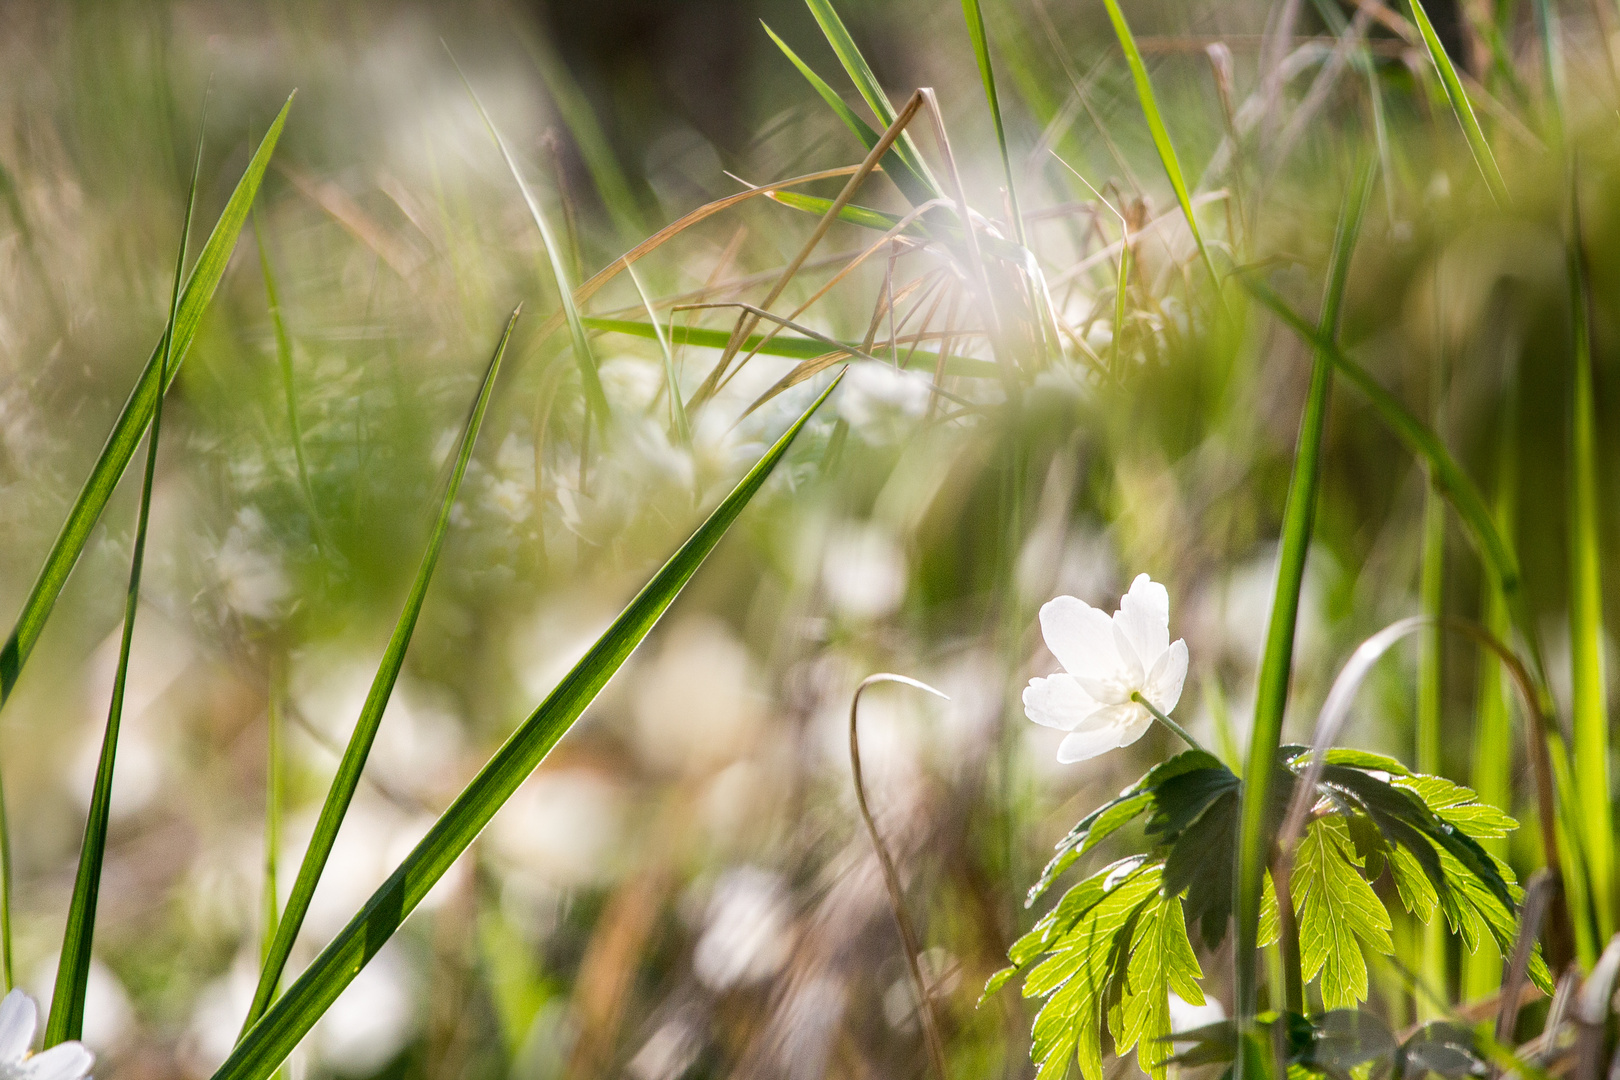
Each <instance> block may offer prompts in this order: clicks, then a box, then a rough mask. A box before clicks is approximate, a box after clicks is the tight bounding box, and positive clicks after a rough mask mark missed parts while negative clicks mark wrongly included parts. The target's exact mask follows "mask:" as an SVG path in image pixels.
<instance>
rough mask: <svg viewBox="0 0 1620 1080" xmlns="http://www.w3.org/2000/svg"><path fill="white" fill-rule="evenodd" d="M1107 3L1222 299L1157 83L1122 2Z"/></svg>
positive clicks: (1184, 212)
mask: <svg viewBox="0 0 1620 1080" xmlns="http://www.w3.org/2000/svg"><path fill="white" fill-rule="evenodd" d="M1103 3H1104V4H1105V5H1106V6H1107V8H1108V19H1109V21H1110V22H1112V23H1113V24H1114V36H1115V37H1117V38H1119V47H1120V48H1121V49H1123V50H1124V51H1125V63H1126V64H1127V65H1129V67H1130V69H1131V78H1132V79H1133V80H1134V81H1135V82H1136V97H1137V100H1138V101H1139V102H1141V105H1142V115H1143V116H1144V117H1146V119H1147V125H1148V131H1149V132H1150V133H1152V135H1153V145H1154V147H1155V149H1157V150H1158V151H1159V160H1160V162H1162V163H1163V164H1164V174H1165V176H1167V177H1168V178H1169V180H1170V186H1171V187H1172V188H1174V189H1175V192H1176V201H1177V202H1178V203H1180V204H1181V213H1182V215H1183V216H1184V217H1185V218H1186V219H1187V228H1188V229H1189V230H1191V232H1192V236H1193V240H1194V241H1195V242H1197V244H1198V254H1199V255H1200V256H1202V258H1203V260H1204V268H1205V269H1207V270H1208V271H1209V277H1210V280H1211V281H1212V282H1213V283H1214V285H1215V290H1216V295H1217V296H1219V295H1220V288H1221V278H1220V275H1219V274H1217V273H1216V272H1215V262H1214V260H1212V259H1211V258H1210V257H1209V249H1208V248H1207V247H1205V246H1204V234H1203V232H1201V231H1200V230H1199V228H1198V218H1197V217H1196V216H1194V214H1193V205H1192V195H1191V194H1190V193H1189V192H1188V190H1187V180H1186V178H1185V177H1184V176H1182V173H1181V161H1180V159H1179V158H1177V157H1176V147H1175V144H1174V143H1172V142H1171V141H1170V129H1169V128H1167V127H1165V126H1164V116H1163V115H1162V114H1161V113H1160V112H1159V99H1158V97H1157V96H1156V95H1155V94H1154V92H1153V80H1151V79H1149V78H1148V71H1147V64H1146V63H1144V62H1143V60H1142V50H1141V49H1140V48H1138V47H1137V44H1136V37H1135V35H1133V34H1132V33H1131V27H1130V24H1129V23H1127V22H1126V21H1125V13H1124V12H1123V11H1121V10H1120V8H1119V0H1103Z"/></svg>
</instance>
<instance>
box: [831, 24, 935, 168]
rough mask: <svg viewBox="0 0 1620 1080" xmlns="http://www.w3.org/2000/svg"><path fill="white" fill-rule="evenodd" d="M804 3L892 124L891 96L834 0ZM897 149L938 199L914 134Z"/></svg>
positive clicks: (869, 100)
mask: <svg viewBox="0 0 1620 1080" xmlns="http://www.w3.org/2000/svg"><path fill="white" fill-rule="evenodd" d="M804 3H805V6H806V7H808V8H809V9H810V14H811V15H814V16H815V19H816V24H817V25H818V26H820V27H821V32H822V34H824V35H825V36H826V38H827V44H829V45H831V46H832V50H833V52H834V53H836V54H837V56H838V62H839V63H841V64H843V65H844V71H845V72H847V73H848V74H849V78H850V81H851V82H853V83H854V84H855V89H856V90H857V91H859V92H860V95H861V98H862V99H863V100H864V101H865V102H866V104H867V106H868V107H869V108H871V110H872V113H873V115H875V116H876V117H877V118H878V122H879V124H880V125H881V126H882V127H883V128H884V129H887V128H890V127H892V126H893V125H894V119H895V115H896V114H895V111H894V106H893V105H891V104H890V103H889V97H888V95H887V94H885V93H884V92H883V87H881V86H879V85H878V81H877V76H876V75H875V74H873V73H872V68H871V67H870V66H869V65H868V64H867V62H866V58H865V57H864V56H862V55H861V50H860V49H859V48H858V47H857V46H856V44H855V39H854V38H852V37H850V36H849V31H848V30H847V29H845V27H844V22H843V20H842V19H840V18H839V17H838V12H836V11H834V10H833V6H832V3H831V0H804ZM876 142H877V140H876V139H874V140H873V142H872V144H871V145H875V144H876ZM894 149H895V152H896V153H898V154H899V155H900V159H901V160H902V161H904V162H905V163H906V167H907V168H909V169H910V170H911V171H912V172H913V173H915V174H916V175H917V176H918V177H919V178H920V179H921V180H922V182H923V184H924V185H925V186H926V187H927V189H928V190H929V192H930V195H929V198H938V197H939V195H940V193H941V192H942V191H943V190H944V189H943V188H941V187H940V186H939V181H937V180H935V179H934V174H933V173H931V172H930V171H929V170H928V165H927V163H926V162H924V161H923V159H922V154H920V153H918V152H917V144H916V143H915V142H913V141H912V138H911V133H910V132H906V131H902V132H901V133H900V137H899V138H898V139H896V140H895V143H894Z"/></svg>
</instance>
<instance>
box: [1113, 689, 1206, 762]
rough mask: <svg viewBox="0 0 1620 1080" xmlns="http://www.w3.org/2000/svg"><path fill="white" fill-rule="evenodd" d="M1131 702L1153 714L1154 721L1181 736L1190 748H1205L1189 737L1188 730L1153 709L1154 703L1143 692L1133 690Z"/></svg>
mask: <svg viewBox="0 0 1620 1080" xmlns="http://www.w3.org/2000/svg"><path fill="white" fill-rule="evenodd" d="M1131 700H1132V701H1134V702H1136V703H1137V704H1138V705H1140V706H1142V708H1144V709H1146V710H1147V711H1148V712H1150V713H1152V714H1153V719H1155V720H1157V721H1158V722H1159V723H1161V724H1163V725H1164V726H1165V727H1167V728H1169V729H1170V730H1171V731H1173V732H1175V733H1176V734H1177V735H1179V736H1181V741H1182V742H1184V743H1186V744H1187V745H1188V746H1190V747H1192V748H1193V749H1194V750H1202V749H1203V748H1204V747H1203V745H1202V744H1200V743H1199V741H1198V740H1197V739H1195V738H1193V737H1192V736H1191V735H1189V734H1188V733H1187V729H1186V728H1184V727H1182V726H1181V725H1180V724H1178V723H1176V722H1175V721H1174V720H1172V719H1170V718H1169V717H1168V716H1166V715H1164V713H1162V712H1160V711H1159V710H1158V709H1156V708H1154V707H1153V702H1151V701H1149V700H1148V699H1147V698H1146V697H1144V696H1143V695H1142V691H1140V690H1133V691H1132V692H1131Z"/></svg>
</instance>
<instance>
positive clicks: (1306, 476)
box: [1108, 0, 1376, 1061]
mask: <svg viewBox="0 0 1620 1080" xmlns="http://www.w3.org/2000/svg"><path fill="white" fill-rule="evenodd" d="M1108 2H1109V4H1110V9H1111V10H1112V9H1113V3H1114V0H1108ZM1375 171H1376V170H1375V164H1374V163H1368V164H1367V165H1366V166H1364V167H1363V168H1362V169H1361V170H1360V171H1359V172H1358V173H1357V175H1356V178H1355V180H1354V181H1353V182H1352V184H1351V186H1350V188H1349V190H1348V191H1346V192H1345V197H1344V204H1343V206H1342V207H1341V209H1340V212H1339V223H1338V227H1337V229H1336V230H1335V232H1334V237H1333V253H1332V258H1331V261H1330V264H1329V267H1328V277H1327V284H1326V286H1325V289H1324V293H1323V300H1322V313H1321V317H1320V320H1319V324H1318V327H1317V330H1316V335H1315V336H1316V337H1317V338H1319V339H1320V340H1324V341H1332V340H1333V339H1334V338H1336V337H1337V335H1338V326H1339V308H1340V305H1341V303H1342V301H1343V298H1344V287H1345V282H1346V281H1347V280H1348V278H1349V272H1350V257H1351V255H1352V253H1353V252H1354V251H1355V246H1356V237H1357V234H1358V233H1359V232H1360V229H1361V219H1362V216H1363V214H1364V213H1365V211H1366V208H1367V200H1368V198H1369V196H1370V195H1371V193H1372V184H1373V177H1374V175H1375ZM1332 376H1333V366H1332V361H1331V360H1330V359H1329V357H1328V355H1327V353H1326V351H1325V350H1323V349H1321V348H1318V349H1317V350H1316V355H1315V358H1314V360H1313V362H1312V366H1311V384H1310V389H1309V391H1308V392H1307V396H1306V399H1305V410H1304V414H1303V416H1302V417H1301V419H1300V427H1299V442H1298V445H1297V449H1296V450H1295V453H1294V468H1293V475H1292V477H1291V478H1290V480H1289V484H1288V497H1287V502H1286V504H1285V507H1284V510H1283V532H1282V540H1281V551H1280V553H1279V555H1278V558H1277V584H1276V591H1275V593H1274V594H1273V597H1272V603H1271V621H1270V623H1269V624H1268V627H1267V630H1266V645H1265V651H1264V653H1263V654H1262V657H1261V661H1260V675H1259V684H1258V686H1257V688H1256V691H1255V706H1254V726H1253V728H1252V730H1251V732H1250V735H1249V756H1248V760H1247V762H1246V763H1245V766H1244V770H1243V806H1242V811H1241V815H1242V819H1241V825H1240V827H1239V828H1240V832H1239V840H1238V853H1237V854H1238V873H1237V883H1236V888H1237V897H1236V904H1235V910H1236V913H1237V937H1236V945H1237V948H1236V959H1237V1009H1238V1024H1239V1027H1240V1030H1243V1031H1247V1030H1248V1029H1249V1027H1251V1026H1252V1024H1253V1020H1254V1015H1255V1009H1256V1007H1257V1004H1258V990H1259V987H1258V985H1257V977H1258V971H1257V968H1256V962H1257V959H1258V956H1259V950H1258V948H1257V947H1256V942H1257V940H1258V933H1259V927H1260V899H1261V890H1262V887H1263V884H1264V880H1265V869H1266V860H1267V855H1268V852H1269V850H1270V846H1271V841H1272V838H1271V837H1269V836H1267V835H1266V814H1265V807H1266V800H1267V797H1268V795H1267V789H1268V788H1269V786H1270V783H1271V777H1272V772H1273V771H1274V769H1275V760H1276V754H1277V747H1278V745H1279V744H1280V742H1281V736H1282V722H1283V712H1284V710H1285V709H1286V708H1287V705H1288V684H1289V679H1290V676H1291V674H1292V669H1293V662H1294V630H1295V624H1296V622H1297V620H1298V616H1299V597H1300V591H1301V589H1302V588H1303V587H1304V583H1305V558H1306V555H1307V554H1308V553H1309V551H1310V543H1311V532H1312V530H1313V527H1314V523H1315V520H1316V497H1317V489H1318V485H1319V483H1320V480H1321V468H1320V465H1321V456H1322V432H1323V430H1324V428H1325V426H1326V423H1327V408H1328V391H1329V389H1330V387H1331V383H1332ZM1238 1060H1239V1061H1242V1055H1240V1056H1239V1058H1238Z"/></svg>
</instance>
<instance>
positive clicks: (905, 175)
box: [760, 22, 940, 206]
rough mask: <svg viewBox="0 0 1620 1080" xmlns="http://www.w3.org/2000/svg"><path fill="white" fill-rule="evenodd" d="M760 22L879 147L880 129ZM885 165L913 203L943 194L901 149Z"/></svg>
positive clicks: (849, 123) (868, 143)
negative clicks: (922, 174)
mask: <svg viewBox="0 0 1620 1080" xmlns="http://www.w3.org/2000/svg"><path fill="white" fill-rule="evenodd" d="M760 25H761V26H763V27H765V32H766V33H767V34H769V35H770V37H771V40H772V41H774V42H776V47H777V48H778V49H781V50H782V53H783V55H784V56H786V57H787V58H788V59H789V60H790V61H792V63H793V66H794V67H796V68H798V69H799V74H801V75H803V76H804V77H805V80H806V81H807V82H809V84H810V86H811V88H812V89H814V90H815V92H816V93H817V94H819V95H821V100H823V101H825V102H826V103H827V106H828V107H829V108H831V109H832V111H833V112H834V113H836V114H837V115H838V118H839V119H840V120H842V121H843V122H844V124H845V126H846V127H848V128H849V129H850V130H851V131H853V132H854V133H855V136H856V138H858V139H860V140H861V145H863V146H865V147H866V148H867V149H868V150H870V149H872V147H874V146H876V145H877V143H878V139H880V138H881V137H882V136H881V135H880V134H879V132H878V131H877V130H876V129H875V128H873V127H872V125H871V124H868V123H867V122H866V121H865V120H863V119H861V117H860V114H859V113H857V112H856V111H855V110H854V109H851V108H850V107H849V106H848V105H846V104H845V103H844V99H843V98H841V97H839V96H838V92H837V91H836V90H834V89H833V88H832V87H830V86H828V85H827V82H826V80H825V79H823V78H822V77H821V76H820V75H817V74H816V72H815V69H814V68H812V67H811V66H810V65H809V64H806V63H805V62H804V61H803V60H801V59H800V58H799V54H798V53H796V52H794V51H793V50H792V48H790V47H789V46H788V43H787V42H785V41H783V40H782V39H781V38H780V37H778V36H777V34H776V31H775V30H772V29H771V28H770V26H769V25H767V24H766V23H763V22H762V23H760ZM882 167H883V171H884V172H885V173H886V174H888V177H889V179H890V180H892V181H894V185H895V187H897V188H899V189H900V193H901V194H902V195H904V196H905V197H906V199H907V200H908V201H909V202H910V203H911V205H913V206H920V205H922V204H923V203H925V202H928V201H929V200H930V199H937V198H939V194H940V193H939V191H938V189H937V186H936V185H935V184H934V182H933V180H932V179H927V180H925V179H923V177H922V176H921V175H920V174H919V173H917V172H916V171H915V170H913V169H912V167H911V165H910V163H909V162H907V161H906V159H905V158H904V157H902V156H901V154H900V151H899V150H898V149H893V150H890V151H889V152H888V153H887V154H884V155H883V166H882Z"/></svg>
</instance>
